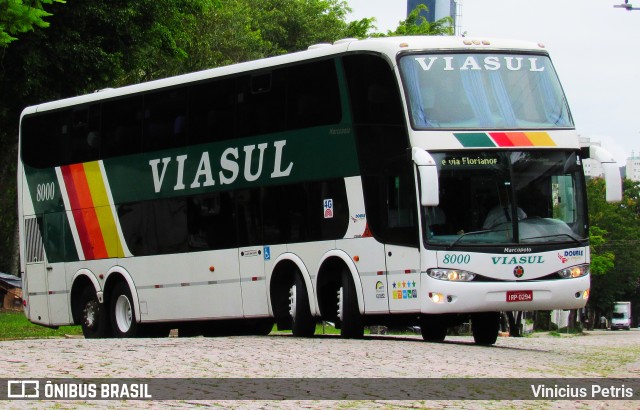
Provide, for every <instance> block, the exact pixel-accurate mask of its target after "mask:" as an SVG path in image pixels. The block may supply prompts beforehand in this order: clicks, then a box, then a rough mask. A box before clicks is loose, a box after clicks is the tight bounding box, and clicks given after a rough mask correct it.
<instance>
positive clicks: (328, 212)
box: [323, 199, 333, 219]
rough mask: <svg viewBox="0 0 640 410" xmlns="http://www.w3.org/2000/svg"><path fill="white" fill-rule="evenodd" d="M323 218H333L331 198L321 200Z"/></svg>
mask: <svg viewBox="0 0 640 410" xmlns="http://www.w3.org/2000/svg"><path fill="white" fill-rule="evenodd" d="M323 208H324V218H325V219H327V218H333V199H325V200H324V201H323Z"/></svg>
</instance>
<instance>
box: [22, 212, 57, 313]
mask: <svg viewBox="0 0 640 410" xmlns="http://www.w3.org/2000/svg"><path fill="white" fill-rule="evenodd" d="M42 223H43V218H42V216H40V217H35V216H29V217H25V219H24V227H25V229H24V232H25V236H24V240H25V242H26V243H25V247H24V258H25V272H24V274H25V278H24V287H25V288H24V292H25V295H24V298H25V300H26V301H27V315H28V317H29V320H31V321H32V322H34V323H40V324H43V325H50V324H51V320H50V317H49V285H48V280H47V269H46V268H47V267H46V266H45V260H44V245H43V241H42V234H41V230H40V226H42Z"/></svg>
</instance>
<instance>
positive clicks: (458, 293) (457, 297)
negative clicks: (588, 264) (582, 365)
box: [420, 273, 591, 313]
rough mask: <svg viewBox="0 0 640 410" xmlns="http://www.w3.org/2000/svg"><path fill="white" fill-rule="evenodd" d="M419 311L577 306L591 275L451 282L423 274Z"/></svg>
mask: <svg viewBox="0 0 640 410" xmlns="http://www.w3.org/2000/svg"><path fill="white" fill-rule="evenodd" d="M421 279H422V280H421V281H420V282H421V289H420V292H421V299H422V303H421V312H422V313H469V312H489V311H495V312H502V311H532V310H554V309H579V308H582V307H584V306H585V305H586V303H587V300H588V297H589V288H590V283H591V278H590V276H589V275H586V276H582V277H579V278H572V279H557V280H545V281H521V282H518V281H505V282H450V281H443V280H438V279H434V278H432V277H430V276H429V275H427V274H426V273H423V274H422V278H421Z"/></svg>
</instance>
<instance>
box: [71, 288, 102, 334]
mask: <svg viewBox="0 0 640 410" xmlns="http://www.w3.org/2000/svg"><path fill="white" fill-rule="evenodd" d="M78 306H79V308H80V312H79V313H80V315H79V317H80V326H81V327H82V334H83V335H84V337H85V338H87V339H97V338H102V337H106V336H107V320H106V315H105V313H106V312H105V307H104V305H103V304H102V303H100V302H99V301H98V297H97V296H96V292H95V291H94V290H93V288H91V287H86V288H85V289H84V290H83V291H82V293H81V294H80V300H79V303H78Z"/></svg>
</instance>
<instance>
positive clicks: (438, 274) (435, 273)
mask: <svg viewBox="0 0 640 410" xmlns="http://www.w3.org/2000/svg"><path fill="white" fill-rule="evenodd" d="M427 274H428V275H429V276H431V277H432V278H434V279H440V280H448V281H452V282H470V281H472V280H473V278H475V277H476V274H475V273H471V272H467V271H466V270H458V269H428V270H427Z"/></svg>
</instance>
